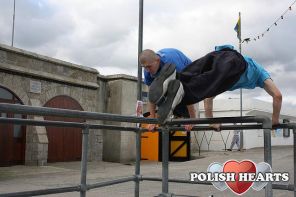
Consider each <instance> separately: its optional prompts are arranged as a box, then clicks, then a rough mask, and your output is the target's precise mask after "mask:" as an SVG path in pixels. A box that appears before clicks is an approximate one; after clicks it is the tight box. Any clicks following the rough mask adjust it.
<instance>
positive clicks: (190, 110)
mask: <svg viewBox="0 0 296 197" xmlns="http://www.w3.org/2000/svg"><path fill="white" fill-rule="evenodd" d="M187 110H188V113H189V116H190V118H196V112H195V108H194V104H193V105H187ZM184 126H185V129H186V130H187V131H191V129H192V128H193V125H192V124H187V125H184Z"/></svg>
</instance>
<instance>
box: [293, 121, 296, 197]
mask: <svg viewBox="0 0 296 197" xmlns="http://www.w3.org/2000/svg"><path fill="white" fill-rule="evenodd" d="M293 138H294V144H293V146H294V197H296V128H294V127H293Z"/></svg>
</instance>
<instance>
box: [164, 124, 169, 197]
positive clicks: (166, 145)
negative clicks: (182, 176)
mask: <svg viewBox="0 0 296 197" xmlns="http://www.w3.org/2000/svg"><path fill="white" fill-rule="evenodd" d="M168 191H169V128H168V127H167V126H166V127H164V129H163V131H162V195H163V196H168Z"/></svg>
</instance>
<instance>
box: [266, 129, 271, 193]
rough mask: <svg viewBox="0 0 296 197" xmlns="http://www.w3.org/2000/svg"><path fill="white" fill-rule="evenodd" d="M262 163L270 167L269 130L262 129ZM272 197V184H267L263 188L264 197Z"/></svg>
mask: <svg viewBox="0 0 296 197" xmlns="http://www.w3.org/2000/svg"><path fill="white" fill-rule="evenodd" d="M264 161H265V162H266V163H269V165H270V166H272V154H271V129H264ZM272 196H273V194H272V183H271V182H269V183H268V184H267V185H266V187H265V197H272Z"/></svg>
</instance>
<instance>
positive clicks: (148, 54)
mask: <svg viewBox="0 0 296 197" xmlns="http://www.w3.org/2000/svg"><path fill="white" fill-rule="evenodd" d="M158 59H159V57H158V55H157V54H156V53H155V52H154V51H153V50H151V49H145V50H144V51H142V53H140V56H139V61H140V63H141V64H150V63H151V62H152V61H155V60H158Z"/></svg>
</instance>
